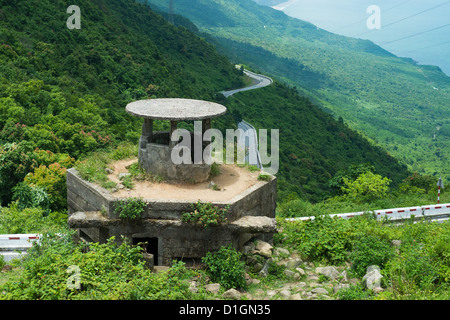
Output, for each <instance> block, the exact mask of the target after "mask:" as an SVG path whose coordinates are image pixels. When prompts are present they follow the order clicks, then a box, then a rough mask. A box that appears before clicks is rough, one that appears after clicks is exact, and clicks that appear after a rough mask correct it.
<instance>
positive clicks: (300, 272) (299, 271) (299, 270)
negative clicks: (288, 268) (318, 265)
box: [295, 268, 306, 276]
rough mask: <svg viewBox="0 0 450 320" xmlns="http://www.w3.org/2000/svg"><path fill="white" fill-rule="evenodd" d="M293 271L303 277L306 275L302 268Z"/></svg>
mask: <svg viewBox="0 0 450 320" xmlns="http://www.w3.org/2000/svg"><path fill="white" fill-rule="evenodd" d="M295 270H296V271H297V272H298V273H299V274H300V275H301V276H304V275H305V274H306V272H305V270H303V269H302V268H295Z"/></svg>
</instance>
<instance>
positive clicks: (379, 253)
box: [349, 235, 394, 278]
mask: <svg viewBox="0 0 450 320" xmlns="http://www.w3.org/2000/svg"><path fill="white" fill-rule="evenodd" d="M393 256H394V248H393V247H392V246H391V244H390V243H389V241H388V240H386V239H383V238H381V237H379V236H375V235H362V236H359V237H358V238H357V239H356V240H354V242H353V251H352V252H351V253H350V255H349V260H350V262H351V263H352V269H353V270H354V271H355V274H356V275H357V276H359V277H361V278H362V277H363V276H364V275H365V273H366V270H367V267H369V266H371V265H377V266H379V267H380V268H383V267H384V265H385V264H386V262H388V261H389V260H390V259H391V258H392V257H393Z"/></svg>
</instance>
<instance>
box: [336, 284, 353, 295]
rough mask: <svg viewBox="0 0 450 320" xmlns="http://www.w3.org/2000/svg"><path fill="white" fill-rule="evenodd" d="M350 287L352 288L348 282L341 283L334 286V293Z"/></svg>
mask: <svg viewBox="0 0 450 320" xmlns="http://www.w3.org/2000/svg"><path fill="white" fill-rule="evenodd" d="M348 288H350V285H349V284H348V283H340V284H337V285H335V286H334V287H333V291H334V293H336V292H338V291H339V290H342V289H348Z"/></svg>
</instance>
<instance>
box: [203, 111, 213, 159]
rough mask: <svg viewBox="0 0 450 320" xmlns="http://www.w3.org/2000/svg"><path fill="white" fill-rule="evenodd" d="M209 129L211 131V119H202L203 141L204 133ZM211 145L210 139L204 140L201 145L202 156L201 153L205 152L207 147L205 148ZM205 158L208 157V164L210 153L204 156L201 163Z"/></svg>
mask: <svg viewBox="0 0 450 320" xmlns="http://www.w3.org/2000/svg"><path fill="white" fill-rule="evenodd" d="M209 129H211V119H204V120H203V123H202V139H204V137H205V132H206V131H207V130H209ZM210 144H211V139H206V140H203V144H202V154H203V152H204V151H205V148H206V147H207V146H209V145H210ZM206 157H208V159H207V160H208V162H209V160H210V157H211V153H209V154H207V155H204V158H203V161H205V158H206Z"/></svg>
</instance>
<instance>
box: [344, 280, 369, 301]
mask: <svg viewBox="0 0 450 320" xmlns="http://www.w3.org/2000/svg"><path fill="white" fill-rule="evenodd" d="M337 296H338V298H339V300H368V299H370V298H371V296H372V295H371V293H370V292H368V291H366V290H364V288H363V286H362V285H361V284H357V285H354V284H351V285H350V287H349V288H344V289H341V290H339V291H338V294H337Z"/></svg>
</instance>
